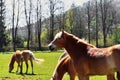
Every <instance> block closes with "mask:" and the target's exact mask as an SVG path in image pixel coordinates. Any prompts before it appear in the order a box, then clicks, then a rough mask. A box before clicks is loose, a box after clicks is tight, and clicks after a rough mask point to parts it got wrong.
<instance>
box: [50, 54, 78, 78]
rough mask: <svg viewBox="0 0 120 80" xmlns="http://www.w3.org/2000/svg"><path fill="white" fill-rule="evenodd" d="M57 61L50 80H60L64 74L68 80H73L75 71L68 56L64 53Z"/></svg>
mask: <svg viewBox="0 0 120 80" xmlns="http://www.w3.org/2000/svg"><path fill="white" fill-rule="evenodd" d="M59 60H60V61H58V64H57V66H56V68H55V71H54V73H53V76H52V78H51V80H62V78H63V76H64V74H65V73H66V72H67V73H68V74H69V75H70V80H75V76H76V71H75V69H74V65H73V62H72V60H71V58H70V56H69V55H67V54H66V53H64V54H63V55H61V56H60V59H59Z"/></svg>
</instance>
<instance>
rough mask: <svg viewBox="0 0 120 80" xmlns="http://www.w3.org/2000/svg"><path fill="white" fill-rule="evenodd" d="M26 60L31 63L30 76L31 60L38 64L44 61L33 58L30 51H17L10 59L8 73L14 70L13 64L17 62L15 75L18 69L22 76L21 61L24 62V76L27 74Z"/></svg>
mask: <svg viewBox="0 0 120 80" xmlns="http://www.w3.org/2000/svg"><path fill="white" fill-rule="evenodd" d="M28 60H30V63H31V67H32V74H34V70H33V60H34V61H35V62H36V63H38V64H40V63H41V62H43V61H44V59H37V58H35V57H34V54H33V52H32V51H30V50H23V51H20V50H17V51H16V52H15V53H14V54H13V55H12V57H11V60H10V63H9V73H11V72H12V70H13V69H14V63H15V62H17V64H18V66H17V70H16V73H18V71H19V68H20V74H22V69H23V68H22V67H23V61H25V64H26V74H27V73H28Z"/></svg>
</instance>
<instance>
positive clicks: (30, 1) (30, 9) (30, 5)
mask: <svg viewBox="0 0 120 80" xmlns="http://www.w3.org/2000/svg"><path fill="white" fill-rule="evenodd" d="M29 3H30V4H29V11H28V12H27V10H28V9H27V6H26V4H28V3H26V0H24V10H25V11H24V12H25V18H26V24H27V30H28V38H27V49H29V47H30V35H31V11H32V0H29Z"/></svg>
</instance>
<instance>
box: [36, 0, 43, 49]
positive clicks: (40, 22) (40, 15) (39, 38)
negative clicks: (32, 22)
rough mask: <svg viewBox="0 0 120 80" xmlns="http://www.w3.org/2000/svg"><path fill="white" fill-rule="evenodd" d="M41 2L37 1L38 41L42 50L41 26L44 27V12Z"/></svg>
mask: <svg viewBox="0 0 120 80" xmlns="http://www.w3.org/2000/svg"><path fill="white" fill-rule="evenodd" d="M41 11H42V10H41V0H37V9H36V13H37V39H38V49H39V50H41V26H42V21H41V19H42V12H41Z"/></svg>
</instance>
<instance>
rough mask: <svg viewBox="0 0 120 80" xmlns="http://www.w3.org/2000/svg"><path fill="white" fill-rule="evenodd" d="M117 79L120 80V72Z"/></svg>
mask: <svg viewBox="0 0 120 80" xmlns="http://www.w3.org/2000/svg"><path fill="white" fill-rule="evenodd" d="M117 79H118V80H120V72H117Z"/></svg>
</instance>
